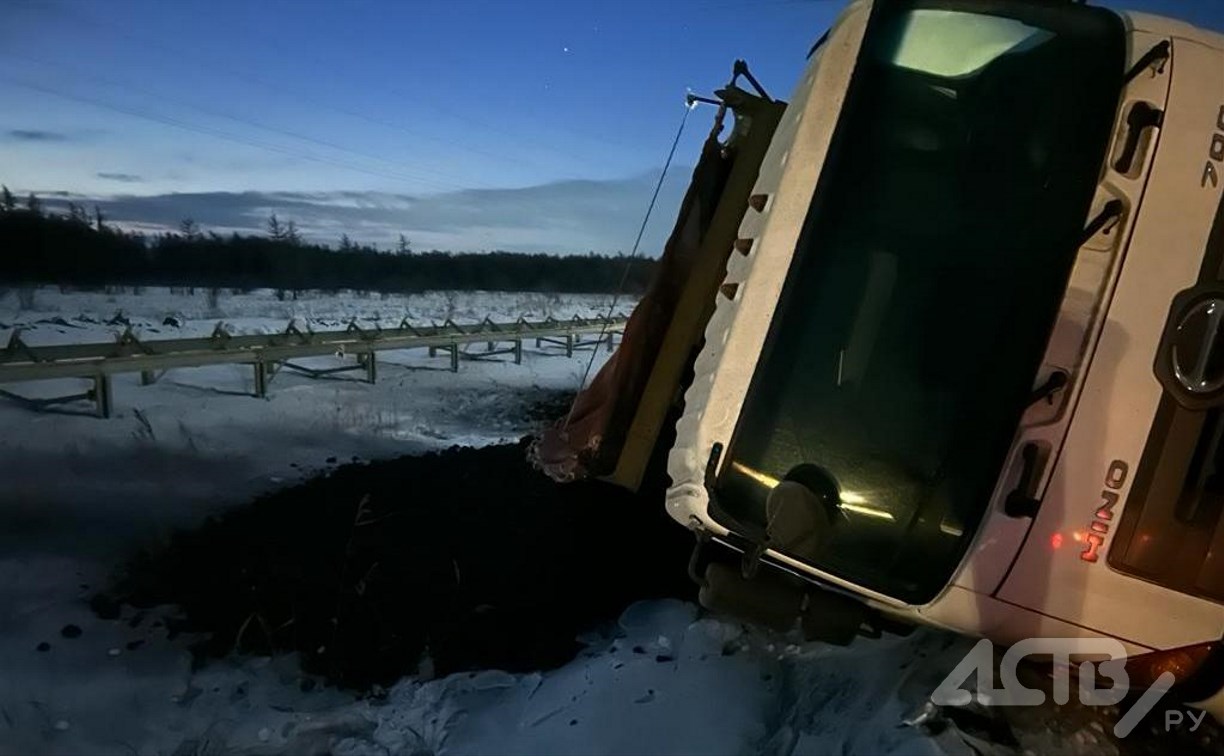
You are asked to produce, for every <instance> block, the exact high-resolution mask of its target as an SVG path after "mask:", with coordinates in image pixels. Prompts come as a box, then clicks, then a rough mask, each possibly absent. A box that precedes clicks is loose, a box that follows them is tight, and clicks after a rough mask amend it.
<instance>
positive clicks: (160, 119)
mask: <svg viewBox="0 0 1224 756" xmlns="http://www.w3.org/2000/svg"><path fill="white" fill-rule="evenodd" d="M0 81H6V82H8V83H9V84H12V85H14V86H18V87H23V88H25V89H30V90H33V91H36V92H42V93H43V94H48V95H52V96H55V97H59V98H62V99H65V100H72V101H75V102H80V103H84V104H87V105H93V106H94V107H98V108H103V109H105V110H111V111H114V112H116V113H122V114H124V115H128V116H132V117H134V118H142V119H145V120H148V121H153V122H156V123H161V124H164V125H166V126H173V127H175V128H178V129H183V130H184V131H193V132H195V133H197V134H205V135H207V136H212V137H216V138H217V139H224V140H226V141H230V142H236V143H238V144H244V145H247V146H248V147H255V148H257V149H261V150H267V151H269V152H276V153H279V154H281V155H287V156H289V157H293V158H297V159H299V160H310V161H312V162H316V163H322V164H324V165H331V166H335V167H338V168H344V169H347V170H350V171H355V172H357V173H365V174H368V175H371V176H378V177H380V178H387V179H391V180H393V181H411V180H412V179H409V178H407V177H405V176H400V175H396V174H393V173H388V172H386V171H380V170H376V169H370V168H363V167H361V166H357V165H354V164H352V163H346V162H343V161H340V160H333V159H331V158H326V157H321V156H319V155H314V154H311V153H306V152H302V151H300V150H294V149H292V148H286V147H283V146H279V145H276V144H270V143H267V142H261V141H256V140H252V139H247V138H244V137H242V136H238V135H236V134H232V133H229V132H226V131H222V130H220V129H214V128H211V127H208V126H200V125H195V124H191V123H187V122H185V121H181V120H179V119H176V118H172V117H169V116H163V115H159V114H156V113H151V112H148V111H144V110H140V109H138V108H131V107H127V106H123V105H117V104H115V103H112V102H106V101H104V100H100V99H96V98H93V97H86V96H84V95H78V94H73V93H71V92H65V91H63V90H61V89H56V88H54V87H48V86H44V85H41V84H34V83H32V82H28V81H22V80H19V79H15V78H12V77H9V76H5V75H3V74H0Z"/></svg>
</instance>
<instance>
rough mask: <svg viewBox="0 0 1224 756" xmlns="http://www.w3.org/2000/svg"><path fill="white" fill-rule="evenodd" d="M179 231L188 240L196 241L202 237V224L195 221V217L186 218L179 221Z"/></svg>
mask: <svg viewBox="0 0 1224 756" xmlns="http://www.w3.org/2000/svg"><path fill="white" fill-rule="evenodd" d="M179 233H181V234H182V235H183V238H184V239H187V240H188V241H195V240H196V239H199V238H200V224H199V223H196V222H195V219H194V218H184V219H182V220H181V221H179Z"/></svg>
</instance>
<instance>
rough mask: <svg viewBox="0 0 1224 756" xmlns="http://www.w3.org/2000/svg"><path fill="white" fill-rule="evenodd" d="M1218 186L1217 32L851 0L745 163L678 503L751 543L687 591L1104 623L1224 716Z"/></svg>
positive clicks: (807, 619) (1002, 628)
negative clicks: (733, 562)
mask: <svg viewBox="0 0 1224 756" xmlns="http://www.w3.org/2000/svg"><path fill="white" fill-rule="evenodd" d="M1222 184H1224V37H1221V36H1218V35H1215V34H1212V33H1208V32H1204V31H1202V30H1199V29H1196V28H1194V27H1191V26H1188V25H1185V24H1182V23H1179V22H1175V21H1170V20H1166V19H1162V18H1157V17H1153V16H1148V15H1139V14H1133V15H1131V14H1119V13H1116V12H1113V11H1110V10H1107V9H1103V8H1097V7H1091V6H1086V5H1081V4H1075V3H1072V2H1053V1H1047V2H1036V1H1033V0H1029V1H1025V0H912V1H904V2H887V3H885V2H877V3H874V4H873V3H872V2H869V1H866V0H864V1H862V2H855V3H853V4H851V5H850V7H849V8H848V9H847V10H846V11H845V12H844V13H843V14H842V16H841V17H840V19H839V20H838V21H837V23H836V24H835V25H834V27H833V28H832V29H831V30H830V32H829V33H828V34H827V35H826V36H825V37H824V38H823V39H822V41H821V42H820V43H819V44H818V46H817V47H816V48H815V49H814V51H813V54H812V55H811V59H810V63H809V66H808V68H807V71H806V73H805V75H804V76H803V78H802V80H801V82H800V83H799V85H798V88H797V91H796V92H795V94H794V96H793V97H792V99H791V102H790V105H789V107H788V108H787V110H786V113H785V115H784V116H783V118H782V121H781V124H780V125H779V127H778V129H777V131H776V133H775V135H774V137H773V141H772V142H771V144H770V147H769V150H768V153H767V154H766V157H765V160H764V162H763V164H762V165H761V169H760V174H759V178H758V180H757V183H756V185H755V188H754V189H753V197H752V201H751V202H750V203H749V204H750V207H751V209H750V210H748V211H747V214H746V215H745V216H744V220H743V222H742V225H741V227H740V231H739V236H740V239H739V241H737V242H736V245H735V251H733V252H732V253H731V258H730V262H729V263H728V266H727V275H726V279H725V282H724V285H723V286H722V288H721V289H720V294H719V295H718V301H717V306H716V308H715V310H714V314H713V317H712V318H711V319H710V321H709V324H708V326H707V328H706V331H705V342H704V347H703V349H702V351H701V352H700V354H699V356H698V357H697V361H696V365H695V377H694V379H693V382H692V384H691V385H690V387H689V388H688V390H687V393H686V394H685V409H684V414H683V416H682V418H681V419H680V421H679V423H678V425H677V440H676V443H675V445H674V446H673V448H672V451H671V453H670V457H669V462H668V472H669V475H670V477H671V479H672V486H671V488H670V489H669V491H668V495H667V507H668V510H669V512H670V514H671V515H672V516H673V517H674V518H675V519H676V520H678V521H679V522H681V523H683V524H685V525H686V526H688V527H690V528H692V529H693V530H695V531H697V532H698V533H699V534H700V535H702V536H704V537H706V538H708V539H711V540H714V541H718V542H721V543H722V544H724V545H726V546H730V547H732V548H733V549H734V550H735V551H738V552H740V553H741V554H742V555H743V557H742V560H741V561H742V570H733V571H731V572H728V571H727V570H726V569H725V568H714V571H708V572H706V573H705V574H704V575H702V576H700V577H701V578H702V580H703V581H704V582H706V583H707V585H706V588H705V589H704V590H703V597H704V598H705V599H707V600H708V601H709V602H711V603H715V604H717V603H718V597H717V595H716V594H718V593H719V592H720V591H722V590H725V589H726V584H727V583H728V582H730V583H734V582H736V581H740V582H742V583H743V584H744V586H747V588H746V589H743V586H741V589H740V591H739V592H740V594H741V600H740V603H744V601H743V596H749V598H748V599H747V603H749V604H752V603H756V604H759V606H758V607H757V608H758V609H759V610H760V611H759V612H758V614H764V615H768V614H770V613H771V612H772V613H774V614H776V615H779V616H782V617H784V618H787V619H789V620H791V621H792V622H793V620H794V618H795V616H802V617H803V618H804V623H805V625H808V624H810V625H811V627H812V629H813V630H814V634H815V635H816V636H817V637H825V638H826V639H829V640H834V641H835V642H846V641H848V639H849V638H851V637H853V635H854V634H855V633H856V632H858V631H861V630H862V628H863V627H865V626H867V625H870V624H872V622H874V623H875V624H876V626H884V627H887V626H888V624H889V623H893V622H896V621H898V620H900V621H903V622H907V623H925V624H930V625H935V626H939V627H943V628H948V629H951V630H955V631H959V632H962V633H967V634H973V635H979V636H984V637H988V638H990V639H991V640H994V641H997V642H1000V643H1012V642H1016V641H1018V640H1021V639H1025V638H1033V637H1061V638H1065V637H1110V638H1116V639H1118V640H1120V641H1121V642H1122V643H1123V644H1125V646H1126V648H1127V650H1128V653H1130V654H1131V655H1132V656H1133V657H1134V658H1133V659H1132V660H1131V662H1129V663H1128V670H1129V671H1130V672H1131V679H1132V682H1134V681H1138V682H1139V683H1140V684H1142V682H1143V681H1144V680H1152V679H1155V676H1156V675H1158V674H1159V673H1160V672H1162V671H1165V670H1168V671H1172V672H1174V673H1175V675H1176V676H1177V679H1178V687H1177V688H1176V690H1177V691H1179V692H1180V694H1181V695H1182V696H1183V697H1184V698H1185V699H1186V700H1189V701H1198V702H1204V703H1203V705H1204V706H1206V707H1207V708H1209V709H1211V710H1213V711H1215V712H1217V713H1218V712H1219V711H1221V710H1224V695H1221V694H1220V693H1219V691H1220V690H1221V688H1224V648H1222V647H1221V639H1222V638H1224V447H1222V446H1221V443H1220V441H1221V436H1222V435H1224V205H1222V203H1221V199H1222V197H1224V185H1222ZM757 565H765V567H763V568H762V569H759V570H758V569H757ZM718 569H723V572H718V571H717V570H718ZM796 577H798V578H802V581H803V583H802V585H803V586H805V587H804V588H803V589H802V591H801V593H802V597H801V598H797V599H795V598H792V597H794V596H796V595H798V594H796V593H795V591H794V590H790V586H793V585H794V584H796V583H798V582H799V581H797V580H796ZM769 581H773V582H774V583H778V581H781V582H782V584H785V585H786V586H788V588H787V589H786V590H782V589H780V588H779V589H778V590H776V591H775V590H774V588H773V587H770V585H771V583H770V582H769ZM796 601H797V602H798V603H793V602H796ZM788 602H792V603H788ZM848 606H850V607H858V608H861V612H858V611H857V610H856V609H854V608H851V609H847V608H846V607H848ZM839 618H840V619H839ZM871 618H874V619H871ZM1213 696H1215V697H1216V698H1215V700H1210V699H1212V697H1213Z"/></svg>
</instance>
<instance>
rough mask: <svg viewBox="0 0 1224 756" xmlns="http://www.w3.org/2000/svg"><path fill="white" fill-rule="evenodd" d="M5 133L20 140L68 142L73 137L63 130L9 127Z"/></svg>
mask: <svg viewBox="0 0 1224 756" xmlns="http://www.w3.org/2000/svg"><path fill="white" fill-rule="evenodd" d="M5 134H6V135H7V136H8V137H9V139H13V140H15V141H18V142H68V141H71V139H72V138H71V137H70V136H68V135H67V134H65V133H64V132H62V131H44V130H42V129H9V130H8V131H6V132H5Z"/></svg>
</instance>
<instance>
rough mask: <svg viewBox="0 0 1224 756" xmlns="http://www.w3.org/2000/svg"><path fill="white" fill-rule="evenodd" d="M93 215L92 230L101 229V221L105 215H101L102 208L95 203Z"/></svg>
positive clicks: (104, 218)
mask: <svg viewBox="0 0 1224 756" xmlns="http://www.w3.org/2000/svg"><path fill="white" fill-rule="evenodd" d="M93 217H94V230H95V231H101V230H102V229H103V228H104V227H103V225H102V222H103V221H105V220H106V217H105V216H103V215H102V208H100V207H98V206H97V205H94V216H93Z"/></svg>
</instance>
